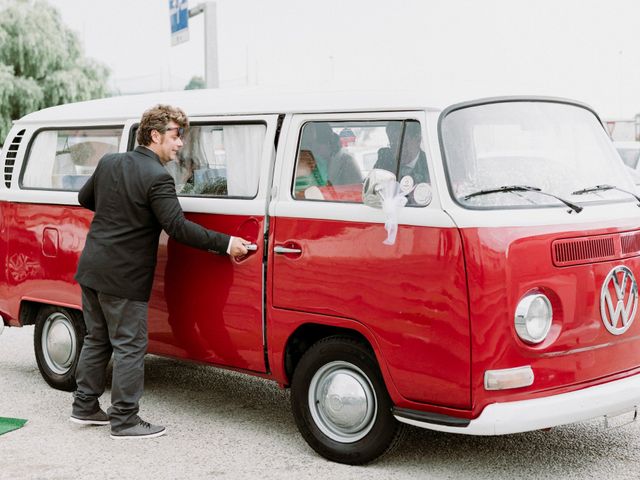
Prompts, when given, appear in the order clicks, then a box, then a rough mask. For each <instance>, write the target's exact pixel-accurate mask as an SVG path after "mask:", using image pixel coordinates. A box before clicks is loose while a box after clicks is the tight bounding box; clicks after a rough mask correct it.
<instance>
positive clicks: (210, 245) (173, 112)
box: [70, 105, 248, 439]
mask: <svg viewBox="0 0 640 480" xmlns="http://www.w3.org/2000/svg"><path fill="white" fill-rule="evenodd" d="M188 126H189V122H188V119H187V116H186V115H185V114H184V112H183V111H182V110H180V109H178V108H174V107H170V106H167V105H157V106H155V107H153V108H151V109H149V110H147V111H146V112H145V113H144V114H143V116H142V119H141V121H140V126H139V127H138V133H137V138H138V143H139V144H140V145H141V146H139V147H137V148H136V149H135V150H134V151H132V152H126V153H119V154H110V155H105V156H104V157H103V158H102V159H101V160H100V162H99V163H98V166H97V167H96V170H95V172H94V173H93V175H92V176H91V177H90V178H89V180H88V181H87V183H86V184H85V185H84V186H83V187H82V189H81V190H80V192H79V194H78V201H79V202H80V204H81V205H82V206H83V207H85V208H88V209H90V210H93V211H94V212H95V215H94V217H93V221H92V222H91V227H90V228H89V233H88V235H87V240H86V243H85V247H84V250H83V252H82V255H81V257H80V262H79V264H78V271H77V273H76V277H75V278H76V280H77V281H78V283H79V284H80V286H81V288H82V308H83V314H84V320H85V323H86V326H87V335H86V337H85V340H84V345H83V347H82V352H81V354H80V359H79V362H78V368H77V370H76V381H77V384H78V387H77V390H76V391H75V392H74V401H73V410H72V414H71V418H70V420H72V421H74V422H76V423H80V424H89V425H107V424H109V423H111V437H112V438H115V439H121V438H151V437H159V436H161V435H163V434H164V433H165V428H164V427H163V426H160V425H152V424H150V423H148V422H145V421H144V420H142V419H141V418H140V417H139V416H138V410H139V400H140V397H141V396H142V392H143V387H144V355H145V352H146V349H147V341H148V338H147V307H148V304H147V302H148V301H149V297H150V294H151V286H152V283H153V274H154V270H155V266H156V254H157V250H158V241H159V237H160V232H161V231H162V230H165V231H166V232H167V234H168V235H169V236H170V237H172V238H174V239H175V240H177V241H179V242H182V243H185V244H187V245H190V246H192V247H195V248H200V249H203V250H208V251H210V252H215V253H219V254H224V253H228V254H230V255H231V256H234V257H239V256H242V255H245V254H246V253H247V249H246V247H245V244H246V243H248V242H246V241H245V240H243V239H241V238H235V237H230V236H229V235H225V234H222V233H218V232H214V231H211V230H207V229H206V228H204V227H202V226H200V225H198V224H195V223H193V222H190V221H188V220H187V219H185V217H184V213H183V212H182V208H181V207H180V203H179V202H178V197H177V196H176V189H175V184H174V182H173V178H172V177H171V175H170V174H169V172H168V171H167V170H166V169H165V168H164V164H166V163H168V162H169V161H171V160H174V159H175V158H176V155H177V153H178V150H180V148H181V147H182V134H183V132H184V130H185V129H186V128H188ZM112 352H113V380H112V388H111V407H110V408H109V409H108V414H107V413H105V412H104V411H102V410H101V409H100V406H99V403H98V398H99V397H100V395H102V393H103V392H104V390H105V383H106V367H107V363H108V362H109V359H110V357H111V354H112Z"/></svg>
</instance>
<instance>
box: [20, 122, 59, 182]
mask: <svg viewBox="0 0 640 480" xmlns="http://www.w3.org/2000/svg"><path fill="white" fill-rule="evenodd" d="M57 146H58V132H56V131H54V130H45V131H42V132H40V133H38V136H37V137H36V140H35V141H34V142H33V145H32V147H31V151H30V153H29V160H28V164H27V169H26V170H25V172H24V178H23V179H22V183H23V184H24V185H25V186H27V187H35V188H51V187H52V186H53V185H52V181H53V165H54V163H55V160H56V148H57Z"/></svg>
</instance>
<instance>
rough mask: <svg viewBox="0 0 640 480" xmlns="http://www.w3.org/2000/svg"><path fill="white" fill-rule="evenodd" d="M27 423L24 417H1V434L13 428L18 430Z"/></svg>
mask: <svg viewBox="0 0 640 480" xmlns="http://www.w3.org/2000/svg"><path fill="white" fill-rule="evenodd" d="M25 423H27V421H26V420H23V419H22V418H5V417H0V435H2V434H3V433H7V432H10V431H12V430H17V429H19V428H22V427H24V424H25Z"/></svg>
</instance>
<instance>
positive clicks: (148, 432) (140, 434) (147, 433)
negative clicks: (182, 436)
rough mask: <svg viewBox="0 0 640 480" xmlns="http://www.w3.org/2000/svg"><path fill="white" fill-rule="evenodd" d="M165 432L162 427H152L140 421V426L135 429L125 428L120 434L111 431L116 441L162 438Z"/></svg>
mask: <svg viewBox="0 0 640 480" xmlns="http://www.w3.org/2000/svg"><path fill="white" fill-rule="evenodd" d="M165 432H166V429H165V428H164V427H163V426H162V425H151V424H150V423H149V422H145V421H144V420H139V421H138V424H137V425H134V426H133V427H129V428H125V429H124V430H120V431H119V432H114V431H113V430H111V438H113V439H115V440H121V439H129V438H155V437H161V436H162V435H164V434H165Z"/></svg>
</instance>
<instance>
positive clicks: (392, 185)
mask: <svg viewBox="0 0 640 480" xmlns="http://www.w3.org/2000/svg"><path fill="white" fill-rule="evenodd" d="M405 195H406V194H405V193H403V192H402V190H401V189H400V184H399V183H398V182H396V181H395V180H389V181H388V182H385V183H383V184H382V185H381V189H380V196H381V197H382V211H383V212H384V214H385V216H386V221H385V222H384V229H385V230H386V231H387V238H386V239H385V240H384V241H383V242H382V243H384V244H385V245H393V244H394V243H396V235H397V234H398V213H399V212H400V210H401V209H402V207H404V206H405V205H406V203H407V197H406V196H405Z"/></svg>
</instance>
